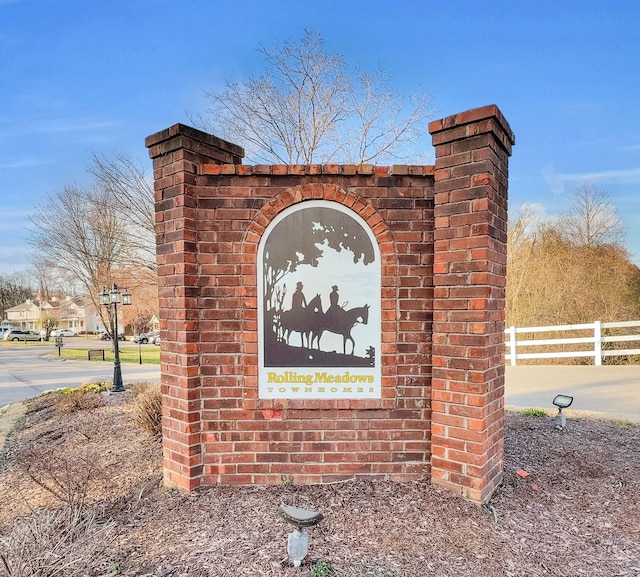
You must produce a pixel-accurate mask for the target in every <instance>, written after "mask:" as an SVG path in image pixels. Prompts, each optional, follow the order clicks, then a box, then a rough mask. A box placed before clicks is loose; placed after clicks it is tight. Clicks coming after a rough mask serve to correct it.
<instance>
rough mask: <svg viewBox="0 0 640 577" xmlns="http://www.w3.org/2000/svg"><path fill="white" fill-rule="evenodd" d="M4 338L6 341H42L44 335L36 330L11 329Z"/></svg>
mask: <svg viewBox="0 0 640 577" xmlns="http://www.w3.org/2000/svg"><path fill="white" fill-rule="evenodd" d="M3 339H4V340H5V341H41V340H42V337H41V336H40V333H37V332H36V331H23V330H21V329H10V330H8V331H7V332H6V333H5V335H4V337H3Z"/></svg>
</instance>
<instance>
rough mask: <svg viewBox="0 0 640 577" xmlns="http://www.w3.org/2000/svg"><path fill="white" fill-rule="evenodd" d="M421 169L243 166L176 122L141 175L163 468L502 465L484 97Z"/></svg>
mask: <svg viewBox="0 0 640 577" xmlns="http://www.w3.org/2000/svg"><path fill="white" fill-rule="evenodd" d="M429 131H430V132H431V134H432V138H433V144H434V146H435V158H436V163H435V166H404V165H395V166H391V167H388V166H372V165H368V164H360V165H338V164H324V165H316V164H312V165H272V166H267V165H256V166H248V165H244V164H242V157H243V150H242V148H240V147H239V146H237V145H235V144H231V143H229V142H225V141H223V140H221V139H219V138H216V137H215V136H212V135H210V134H206V133H204V132H201V131H198V130H195V129H193V128H190V127H188V126H184V125H181V124H176V125H174V126H172V127H171V128H168V129H166V130H163V131H161V132H158V133H157V134H154V135H152V136H149V137H148V138H147V140H146V145H147V147H148V148H149V154H150V156H151V158H152V159H153V168H154V178H155V204H156V233H157V259H158V284H159V297H160V330H161V336H162V352H161V372H162V393H163V450H164V474H165V482H167V483H172V484H176V485H177V486H178V487H180V488H181V489H182V490H186V491H189V490H192V489H195V488H197V487H199V486H203V485H213V484H232V483H236V484H273V483H281V482H293V483H327V482H332V481H338V480H343V479H349V478H354V477H355V478H359V479H376V478H378V479H390V480H395V481H409V480H413V479H418V478H425V477H426V478H430V479H431V480H432V482H433V483H437V484H439V485H443V486H445V487H448V488H450V489H451V490H453V491H455V492H457V493H458V494H461V495H463V496H465V497H466V498H468V499H470V500H473V501H476V502H484V501H486V500H487V499H488V498H489V496H490V495H491V494H492V492H493V490H494V489H495V488H496V486H497V484H498V483H499V482H500V480H501V478H502V460H503V427H504V408H503V407H504V401H503V398H504V364H503V353H504V344H503V329H504V298H505V267H506V236H507V172H508V158H509V156H510V153H511V147H512V145H513V144H514V137H513V133H512V132H511V130H510V128H509V125H508V124H507V122H506V120H505V119H504V117H503V115H502V114H501V112H500V111H499V109H498V108H497V107H496V106H486V107H484V108H478V109H474V110H469V111H467V112H463V113H460V114H457V115H454V116H450V117H448V118H444V119H442V120H437V121H435V122H432V123H431V124H430V125H429Z"/></svg>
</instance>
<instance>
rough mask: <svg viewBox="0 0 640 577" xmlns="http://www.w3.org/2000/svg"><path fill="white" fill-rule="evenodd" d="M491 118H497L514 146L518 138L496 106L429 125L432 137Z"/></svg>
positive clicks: (472, 110) (436, 121) (475, 110)
mask: <svg viewBox="0 0 640 577" xmlns="http://www.w3.org/2000/svg"><path fill="white" fill-rule="evenodd" d="M490 118H495V120H496V121H497V122H498V124H499V125H500V127H501V128H502V130H504V132H505V134H506V136H507V139H508V141H509V142H510V143H511V145H512V146H513V145H514V144H515V143H516V137H515V135H514V134H513V131H512V130H511V127H510V126H509V123H508V122H507V119H506V118H505V117H504V115H503V114H502V112H500V109H499V108H498V107H497V106H496V105H495V104H489V105H487V106H482V107H480V108H472V109H471V110H467V111H465V112H460V113H458V114H453V115H452V116H447V117H446V118H441V119H440V120H434V121H433V122H430V123H429V132H430V133H431V134H432V135H435V134H437V133H439V132H443V131H445V130H451V129H452V128H457V127H459V126H463V125H465V124H471V123H477V122H480V121H482V120H487V119H490Z"/></svg>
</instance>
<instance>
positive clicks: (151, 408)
mask: <svg viewBox="0 0 640 577" xmlns="http://www.w3.org/2000/svg"><path fill="white" fill-rule="evenodd" d="M136 390H137V393H138V394H137V396H136V400H135V406H134V410H135V415H136V422H137V423H138V424H139V425H140V426H141V427H142V428H144V429H146V430H147V431H149V432H150V433H151V434H152V435H153V436H154V437H161V436H162V393H161V392H160V385H158V384H155V383H144V384H143V385H138V386H137V387H136Z"/></svg>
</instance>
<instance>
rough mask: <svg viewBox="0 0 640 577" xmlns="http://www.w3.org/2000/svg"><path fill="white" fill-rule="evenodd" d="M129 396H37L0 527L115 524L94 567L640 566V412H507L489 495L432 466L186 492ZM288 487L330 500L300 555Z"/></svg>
mask: <svg viewBox="0 0 640 577" xmlns="http://www.w3.org/2000/svg"><path fill="white" fill-rule="evenodd" d="M133 396H134V395H133V394H132V393H126V394H123V395H111V396H106V397H104V403H102V406H99V407H95V408H91V407H88V408H83V409H81V410H78V411H76V412H73V413H70V414H64V415H61V414H60V412H59V407H57V405H56V404H55V403H54V402H53V401H52V400H51V398H47V397H43V398H39V399H36V400H34V401H31V402H30V404H29V412H28V414H27V415H26V417H25V419H24V421H23V423H22V425H21V427H20V429H19V430H18V431H17V432H15V433H14V434H13V435H12V436H11V438H10V439H9V443H8V445H7V451H6V453H5V457H4V459H3V462H2V464H1V465H0V503H1V504H2V506H1V510H0V538H1V537H2V536H4V537H5V539H7V538H8V536H10V535H11V534H12V531H15V530H16V527H17V526H18V524H19V523H18V520H19V519H22V520H24V519H29V518H30V517H33V516H34V515H38V514H39V508H41V507H49V508H54V509H57V510H74V511H78V510H82V511H90V512H91V515H93V517H94V518H95V519H96V523H98V524H99V525H100V527H107V526H108V528H109V542H108V547H106V548H102V549H101V550H100V555H95V554H93V557H99V558H96V559H95V560H94V566H93V569H92V571H93V574H94V575H100V574H102V575H107V574H108V575H123V576H133V575H138V576H142V575H147V576H157V577H160V576H163V577H166V576H175V577H179V576H183V577H206V576H216V577H223V576H237V575H256V576H257V575H264V576H275V575H278V576H293V575H311V574H312V573H311V570H312V568H311V563H312V562H313V561H314V560H318V559H322V560H325V561H328V562H329V563H330V564H331V566H332V567H333V570H334V573H333V574H334V575H336V576H338V575H341V576H349V577H351V576H353V577H355V576H358V577H364V576H371V577H391V576H394V577H424V576H425V575H436V576H439V577H445V576H451V577H453V576H456V577H460V576H467V575H469V576H471V575H473V576H474V577H489V576H491V577H495V576H499V575H502V576H549V575H553V576H572V577H573V576H580V575H588V576H590V577H597V576H603V577H604V576H606V577H611V576H614V575H617V576H623V575H624V576H638V575H640V500H639V499H638V494H640V493H639V489H640V486H639V485H640V482H639V478H640V459H639V458H638V449H639V447H640V429H639V428H638V427H635V426H630V425H629V426H626V425H620V424H612V423H602V422H595V421H586V420H585V421H571V420H570V421H569V423H568V425H567V428H566V430H564V431H557V430H556V429H555V428H554V426H553V420H552V419H550V418H548V417H527V416H523V415H521V414H515V413H510V414H508V415H507V429H506V436H505V480H504V483H503V484H502V486H501V487H500V488H499V490H498V491H497V492H496V494H495V495H494V497H493V499H492V500H491V502H490V503H489V506H488V507H485V508H479V507H477V506H475V505H473V504H471V503H468V502H466V501H464V500H462V499H461V498H459V497H456V496H454V495H452V494H450V493H448V492H447V491H445V490H443V489H441V488H438V487H433V486H431V484H430V483H429V482H428V480H426V479H425V480H424V481H423V482H416V483H405V484H395V483H388V482H369V481H350V482H344V483H339V484H334V485H322V486H296V485H282V486H269V487H230V486H223V487H210V488H206V489H203V490H200V491H197V492H195V493H193V494H190V495H184V494H180V493H178V492H176V491H172V490H169V489H166V488H163V487H161V484H160V466H161V447H160V443H159V442H158V441H157V440H154V439H153V438H152V437H151V436H150V435H149V434H148V433H147V432H146V431H144V430H143V429H142V428H141V427H139V426H138V425H137V424H136V418H135V415H134V414H133V410H132V407H133V406H134V402H133ZM518 470H524V471H526V472H528V473H529V475H528V476H526V477H521V476H520V475H518V474H517V471H518ZM282 501H284V502H286V503H288V504H291V505H297V506H301V507H306V508H312V509H317V510H320V511H321V512H322V513H323V514H324V520H323V521H322V522H321V523H320V524H319V525H318V526H317V527H315V528H313V529H310V530H309V533H310V535H311V540H310V546H311V552H310V556H309V558H308V560H307V561H306V562H305V564H304V565H303V566H302V568H300V569H295V568H293V567H292V566H291V565H290V564H289V563H287V562H286V561H284V560H285V557H286V538H287V534H288V533H289V532H290V530H291V527H290V526H288V525H287V524H286V523H285V521H284V520H283V519H282V518H281V517H280V516H279V515H278V506H279V504H280V502H282ZM69 574H71V573H69ZM0 575H3V573H2V570H1V569H0Z"/></svg>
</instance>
